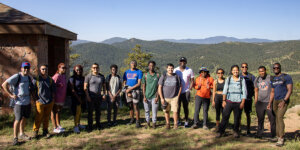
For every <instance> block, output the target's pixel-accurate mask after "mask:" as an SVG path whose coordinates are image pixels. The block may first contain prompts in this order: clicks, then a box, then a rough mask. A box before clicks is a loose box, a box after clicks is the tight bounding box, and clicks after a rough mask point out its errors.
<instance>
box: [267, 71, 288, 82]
mask: <svg viewBox="0 0 300 150" xmlns="http://www.w3.org/2000/svg"><path fill="white" fill-rule="evenodd" d="M281 74H282V76H280V79H281V80H282V82H283V83H284V82H285V78H284V77H285V76H287V74H285V73H281ZM270 81H271V83H273V81H274V76H271V77H270Z"/></svg>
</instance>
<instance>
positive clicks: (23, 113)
mask: <svg viewBox="0 0 300 150" xmlns="http://www.w3.org/2000/svg"><path fill="white" fill-rule="evenodd" d="M30 113H31V104H28V105H17V104H16V105H15V107H14V114H15V120H18V121H20V120H22V118H23V117H24V118H29V117H30Z"/></svg>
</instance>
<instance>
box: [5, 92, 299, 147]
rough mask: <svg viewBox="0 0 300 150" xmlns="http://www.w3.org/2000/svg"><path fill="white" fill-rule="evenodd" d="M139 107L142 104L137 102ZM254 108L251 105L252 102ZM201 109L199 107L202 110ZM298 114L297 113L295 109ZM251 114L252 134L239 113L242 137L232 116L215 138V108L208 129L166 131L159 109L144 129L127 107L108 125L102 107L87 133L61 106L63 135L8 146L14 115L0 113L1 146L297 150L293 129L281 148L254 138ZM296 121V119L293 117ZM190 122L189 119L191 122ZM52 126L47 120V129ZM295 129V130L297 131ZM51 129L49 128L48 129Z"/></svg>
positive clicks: (28, 130) (29, 131) (84, 119)
mask: <svg viewBox="0 0 300 150" xmlns="http://www.w3.org/2000/svg"><path fill="white" fill-rule="evenodd" d="M298 93H299V91H298V89H295V92H294V94H293V96H292V98H291V105H290V106H292V105H296V104H300V100H299V99H300V98H299V94H298ZM191 99H192V101H191V103H190V104H189V108H190V109H189V118H190V119H192V118H193V115H194V98H193V97H192V98H191ZM140 107H141V108H142V107H143V106H142V104H140ZM253 110H255V109H254V105H253ZM181 111H182V112H181V118H182V117H183V110H181ZM201 111H202V109H201ZM298 114H299V116H300V112H298ZM251 117H252V129H251V132H252V133H253V135H252V136H250V137H247V136H245V124H246V117H245V114H242V129H243V130H242V136H241V138H239V139H235V138H233V136H232V128H231V125H232V123H233V115H232V116H231V118H230V125H229V127H228V129H227V135H228V136H226V137H223V138H220V139H216V138H215V135H216V133H215V132H213V128H214V126H215V110H214V109H212V108H211V107H210V110H209V124H208V126H209V128H210V130H203V129H202V128H199V129H191V128H184V127H179V129H177V130H174V129H171V130H166V129H165V128H164V125H165V120H164V117H163V112H162V111H161V110H159V112H158V122H157V124H158V128H157V129H145V128H144V127H142V128H139V129H136V128H135V125H127V123H128V122H129V113H128V108H127V107H123V108H121V109H120V110H119V115H118V125H117V126H115V127H110V128H109V127H107V122H106V111H105V110H103V111H102V114H101V123H103V125H104V127H105V128H104V129H103V130H94V131H93V132H90V133H88V132H87V131H82V132H81V133H80V134H75V133H73V116H72V114H71V112H70V110H69V109H64V110H63V113H62V121H61V125H62V126H63V127H65V128H66V132H65V133H63V134H53V135H52V136H51V137H50V138H49V139H46V138H45V137H40V138H38V139H34V140H31V141H27V142H22V143H21V145H20V146H11V143H12V138H13V136H12V133H13V128H12V124H13V116H12V115H2V116H0V135H1V136H0V149H38V150H41V149H292V150H294V149H300V142H299V141H295V140H294V137H295V132H296V131H294V132H287V133H286V138H287V141H286V144H285V146H284V147H283V148H278V147H276V146H274V144H273V143H270V142H268V139H267V138H264V139H256V138H255V137H254V133H255V132H256V127H257V119H256V113H255V111H253V112H252V113H251ZM33 120H34V113H32V115H31V118H30V119H29V120H28V121H27V126H26V133H27V134H28V135H32V125H33ZM141 120H142V121H143V123H142V126H145V122H144V110H143V109H141ZM200 120H202V112H201V113H200ZM295 121H297V120H295ZM81 124H83V125H86V124H87V113H83V115H82V119H81ZM190 124H192V120H191V121H190ZM50 129H52V125H51V123H50V127H49V130H50ZM299 130H300V129H298V131H297V132H299ZM50 131H51V130H50ZM40 134H41V133H40ZM265 135H266V137H268V136H270V134H269V131H266V134H265Z"/></svg>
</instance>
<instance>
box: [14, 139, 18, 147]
mask: <svg viewBox="0 0 300 150" xmlns="http://www.w3.org/2000/svg"><path fill="white" fill-rule="evenodd" d="M15 145H19V142H18V138H14V139H13V146H15Z"/></svg>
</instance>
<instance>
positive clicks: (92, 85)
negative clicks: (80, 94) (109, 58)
mask: <svg viewBox="0 0 300 150" xmlns="http://www.w3.org/2000/svg"><path fill="white" fill-rule="evenodd" d="M84 83H88V90H89V94H90V96H99V95H101V90H102V85H103V83H105V78H104V76H103V75H102V74H98V75H92V74H88V75H87V76H86V77H85V79H84Z"/></svg>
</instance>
